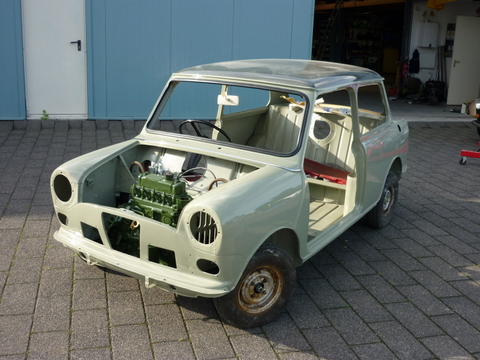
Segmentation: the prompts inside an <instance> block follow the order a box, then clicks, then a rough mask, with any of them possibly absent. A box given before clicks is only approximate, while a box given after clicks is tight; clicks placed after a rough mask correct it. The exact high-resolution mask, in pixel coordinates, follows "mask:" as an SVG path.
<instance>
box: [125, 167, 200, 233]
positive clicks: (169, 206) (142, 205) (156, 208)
mask: <svg viewBox="0 0 480 360" xmlns="http://www.w3.org/2000/svg"><path fill="white" fill-rule="evenodd" d="M130 196H131V198H130V201H129V202H128V204H125V205H124V206H122V207H125V208H129V209H130V210H133V211H135V212H137V213H139V214H142V215H143V216H146V217H149V218H151V219H154V220H157V221H160V222H162V223H164V224H167V225H170V226H173V227H176V226H177V221H178V217H179V215H180V212H181V211H182V209H183V208H184V207H185V205H187V204H188V203H189V202H190V201H191V200H192V197H191V196H190V195H188V194H187V192H186V184H185V182H183V181H181V180H179V179H177V178H175V175H174V174H173V173H170V172H167V173H166V174H165V175H158V174H154V173H149V172H143V173H141V174H140V175H138V181H137V184H134V185H132V187H131V188H130Z"/></svg>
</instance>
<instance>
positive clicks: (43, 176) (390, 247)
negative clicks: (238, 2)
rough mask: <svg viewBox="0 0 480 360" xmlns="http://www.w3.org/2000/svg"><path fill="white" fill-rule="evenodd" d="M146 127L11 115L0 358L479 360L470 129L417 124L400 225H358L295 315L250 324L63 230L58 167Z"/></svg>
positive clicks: (5, 153) (3, 203) (319, 258)
mask: <svg viewBox="0 0 480 360" xmlns="http://www.w3.org/2000/svg"><path fill="white" fill-rule="evenodd" d="M141 126H142V123H141V122H134V121H110V122H108V121H103V122H102V121H99V122H95V121H57V122H56V121H44V122H42V121H15V122H12V121H4V122H0V171H1V173H0V216H1V217H0V234H1V236H0V296H1V297H0V358H2V359H3V358H8V359H25V358H28V359H48V360H52V359H153V358H155V359H169V358H175V359H282V360H287V359H317V358H324V359H328V360H330V359H342V360H343V359H397V358H398V359H409V360H410V359H462V360H464V359H480V332H479V330H480V238H479V236H480V186H479V179H480V160H478V159H469V160H468V161H467V164H466V165H465V166H461V165H459V163H458V161H459V158H460V157H459V151H460V150H461V149H470V150H476V149H477V142H478V140H480V138H479V136H478V135H477V132H476V130H475V129H474V128H473V126H472V125H471V124H469V123H468V122H458V121H457V122H415V123H411V124H410V134H411V135H410V153H409V171H408V172H407V174H406V175H405V177H404V178H403V179H402V180H401V181H400V200H399V206H398V208H397V211H396V214H397V216H396V217H395V219H394V221H393V222H392V223H391V225H390V226H388V227H387V228H385V229H383V230H381V231H377V230H372V229H370V228H368V227H367V226H366V225H365V224H363V223H362V222H359V223H358V224H356V225H355V226H354V227H353V228H351V229H350V230H349V231H348V232H346V233H345V234H343V235H342V236H340V237H339V238H338V239H337V240H336V241H334V242H333V243H331V244H330V245H329V246H328V247H326V248H325V249H324V250H323V251H321V252H320V253H319V254H317V255H316V256H315V257H313V258H312V259H311V260H310V261H308V262H307V263H306V264H305V265H303V266H302V267H301V268H299V269H298V286H297V287H296V291H295V295H294V296H293V299H292V301H291V303H290V304H289V306H288V309H287V311H286V312H285V313H283V314H282V315H281V316H280V317H279V318H278V319H277V320H276V321H274V322H273V323H271V324H268V325H267V326H264V327H262V328H255V329H251V330H248V331H245V330H239V329H236V328H233V327H231V326H228V325H224V324H222V323H221V322H220V321H219V319H218V316H217V313H216V311H215V309H214V307H213V305H212V302H211V301H210V300H207V299H188V298H181V297H176V296H174V295H171V294H168V293H165V292H163V291H161V290H158V289H145V287H144V286H143V285H142V284H141V283H139V282H138V281H137V280H134V279H132V278H128V277H125V276H122V275H119V274H117V273H114V272H110V271H103V270H101V269H98V268H95V267H89V266H87V265H86V264H85V263H84V262H83V261H82V260H80V259H79V258H77V257H74V256H73V255H72V253H71V252H70V251H68V250H66V249H65V248H64V247H63V246H61V245H59V244H58V243H57V242H56V241H54V240H53V239H52V234H53V232H54V231H55V230H56V229H57V228H58V222H57V220H56V218H55V216H54V214H53V208H52V205H51V199H50V191H49V178H50V174H51V173H52V171H53V169H54V168H55V167H57V166H58V165H59V164H61V163H62V162H64V161H66V160H68V159H71V158H73V157H75V156H78V155H80V154H82V153H85V152H88V151H91V150H94V149H96V148H99V147H103V146H106V145H109V144H112V143H116V142H119V141H121V140H124V139H128V138H131V137H133V136H134V135H136V134H137V133H138V132H139V130H140V127H141Z"/></svg>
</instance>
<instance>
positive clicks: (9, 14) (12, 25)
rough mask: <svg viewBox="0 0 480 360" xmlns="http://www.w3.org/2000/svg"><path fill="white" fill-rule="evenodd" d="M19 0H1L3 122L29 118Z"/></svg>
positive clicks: (0, 103)
mask: <svg viewBox="0 0 480 360" xmlns="http://www.w3.org/2000/svg"><path fill="white" fill-rule="evenodd" d="M22 48H23V46H22V19H21V7H20V1H19V0H0V120H18V119H25V116H26V114H25V80H24V75H23V74H24V73H23V71H24V69H23V51H22Z"/></svg>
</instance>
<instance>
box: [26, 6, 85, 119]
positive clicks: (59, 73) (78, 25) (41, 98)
mask: <svg viewBox="0 0 480 360" xmlns="http://www.w3.org/2000/svg"><path fill="white" fill-rule="evenodd" d="M22 20H23V38H24V57H25V87H26V97H27V119H39V118H42V116H44V111H45V113H46V114H48V116H49V118H50V119H86V118H87V75H86V52H85V48H86V47H85V45H86V43H85V0H22Z"/></svg>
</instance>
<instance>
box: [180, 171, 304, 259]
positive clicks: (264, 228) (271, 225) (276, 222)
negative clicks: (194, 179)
mask: <svg viewBox="0 0 480 360" xmlns="http://www.w3.org/2000/svg"><path fill="white" fill-rule="evenodd" d="M304 191H305V181H304V177H303V174H302V172H301V171H292V170H286V169H282V168H278V167H273V166H265V167H263V168H260V169H259V170H257V171H254V172H252V173H250V174H248V175H247V176H244V177H242V178H241V179H236V180H234V181H231V182H229V183H227V184H225V185H222V186H220V187H218V188H214V189H213V190H212V191H210V192H208V193H207V194H205V195H203V196H201V197H200V198H198V199H196V200H194V201H192V202H191V203H190V204H189V205H188V206H187V207H186V208H185V209H184V212H183V213H182V219H183V220H181V223H182V224H181V225H180V226H188V224H187V222H188V218H189V217H190V216H191V214H193V213H195V212H198V211H206V212H208V213H210V214H211V215H213V216H214V218H216V219H218V221H219V222H220V226H221V242H220V243H219V244H217V245H216V246H211V247H204V248H205V250H206V251H214V252H215V253H216V255H219V256H232V255H236V256H241V257H242V258H244V259H245V261H247V262H248V260H249V259H250V258H251V256H252V255H253V254H254V253H255V251H256V250H257V249H258V248H259V247H260V245H261V244H262V243H263V242H264V241H265V240H266V239H267V238H268V237H269V236H270V235H271V234H272V233H274V232H275V231H277V230H279V229H284V228H288V229H292V230H293V231H294V232H295V233H297V237H299V236H302V235H301V234H302V233H304V234H305V235H304V236H306V233H307V230H308V229H307V227H308V216H306V217H305V216H302V215H304V213H303V214H302V211H301V210H302V206H305V205H304ZM245 265H246V264H245Z"/></svg>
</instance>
